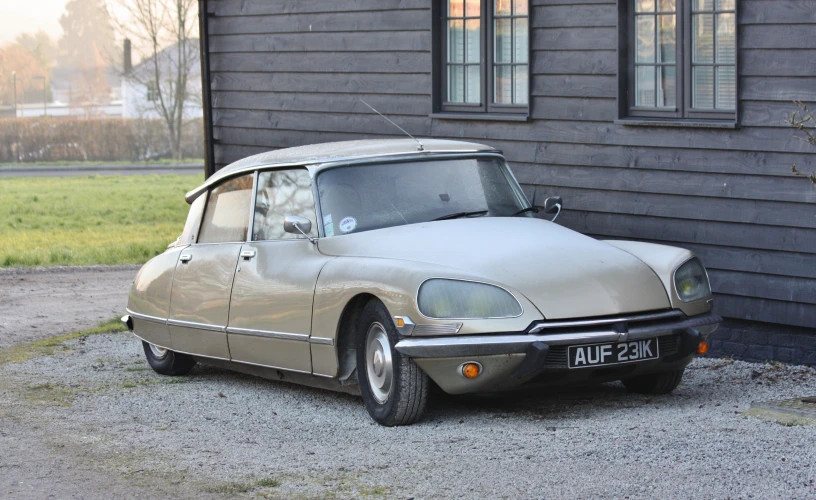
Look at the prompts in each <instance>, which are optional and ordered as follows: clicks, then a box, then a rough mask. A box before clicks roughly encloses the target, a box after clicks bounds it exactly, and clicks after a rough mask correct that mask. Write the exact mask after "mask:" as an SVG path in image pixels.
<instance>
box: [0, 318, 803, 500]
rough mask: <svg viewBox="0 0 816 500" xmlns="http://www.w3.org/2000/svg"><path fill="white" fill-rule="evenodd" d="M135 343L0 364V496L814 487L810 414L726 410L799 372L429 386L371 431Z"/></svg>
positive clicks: (79, 345) (299, 391) (512, 494)
mask: <svg viewBox="0 0 816 500" xmlns="http://www.w3.org/2000/svg"><path fill="white" fill-rule="evenodd" d="M140 351H141V346H140V345H139V343H138V342H137V341H136V340H135V339H134V338H133V337H131V336H130V335H129V334H126V333H120V334H109V335H96V336H91V337H87V338H85V339H81V340H79V341H73V342H71V343H69V344H67V345H66V346H65V348H64V350H63V349H59V348H58V349H56V350H55V352H54V353H53V354H51V355H47V356H44V357H39V358H35V359H31V360H29V361H25V362H14V363H6V364H4V365H2V366H0V449H2V450H4V451H3V453H0V488H1V489H0V496H4V495H5V496H9V497H12V498H43V497H46V496H47V495H48V494H50V493H55V494H56V496H55V497H56V498H112V497H131V498H137V497H141V498H145V497H155V498H164V497H168V496H176V497H181V498H193V497H195V498H206V497H209V496H212V497H220V496H233V495H236V496H240V495H244V496H252V497H262V496H269V497H273V498H311V497H327V496H329V497H359V496H370V497H388V498H409V497H416V498H441V497H445V498H449V497H461V496H468V497H473V498H479V497H487V498H544V497H547V498H553V497H556V498H557V497H570V498H572V497H581V498H586V497H620V498H622V497H629V498H655V497H673V498H700V497H705V498H708V497H712V498H726V497H728V498H748V497H757V498H771V497H774V498H780V497H784V498H813V497H814V496H816V485H814V481H816V467H814V465H813V464H816V446H814V441H815V440H816V426H794V427H786V426H782V425H780V424H777V423H773V422H768V421H763V420H758V419H755V418H752V417H747V416H744V415H742V414H741V412H744V411H745V410H747V409H748V407H749V406H750V403H751V402H752V401H762V400H769V399H779V398H788V397H793V396H801V395H803V394H806V393H807V394H816V371H814V370H813V369H812V368H805V367H786V366H780V365H762V364H752V363H743V362H732V361H727V360H717V359H703V360H697V361H696V362H695V363H694V364H693V365H692V366H691V367H690V368H689V370H688V371H687V377H686V379H685V383H684V385H682V386H681V387H680V388H679V389H678V390H677V391H676V392H675V393H674V394H673V395H670V396H666V397H645V396H638V395H632V394H628V393H626V392H625V391H624V390H623V388H622V387H621V386H620V385H617V384H610V385H605V386H602V387H598V388H593V389H583V390H576V391H571V392H562V393H533V392H529V393H527V394H524V395H517V396H516V397H513V398H509V397H506V398H503V399H484V398H481V399H477V398H461V397H460V398H455V397H450V396H444V395H436V397H435V398H434V399H433V400H432V403H431V406H430V410H429V411H428V413H427V414H426V416H425V418H424V419H423V420H422V421H421V422H420V423H419V424H417V425H414V426H411V427H402V428H384V427H380V426H378V425H376V424H374V423H373V422H372V421H371V420H370V419H369V417H368V416H367V414H366V412H365V409H364V408H363V405H362V402H361V401H360V400H358V399H357V398H354V397H352V396H348V395H343V394H336V393H332V392H328V391H321V390H317V389H310V388H305V387H300V386H294V385H288V384H285V383H282V382H269V381H265V380H262V379H258V378H254V377H249V376H245V375H240V374H236V373H232V372H227V371H224V370H221V369H217V368H214V367H206V366H199V367H197V368H196V369H195V370H194V371H193V372H192V374H191V375H189V376H187V377H184V378H166V377H161V376H158V375H156V374H154V373H153V372H152V371H151V370H150V369H149V367H148V366H147V364H146V362H145V361H144V357H143V355H142V353H141V352H140ZM21 482H22V484H20V483H21Z"/></svg>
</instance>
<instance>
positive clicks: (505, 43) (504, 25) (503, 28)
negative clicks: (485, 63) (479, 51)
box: [494, 19, 513, 63]
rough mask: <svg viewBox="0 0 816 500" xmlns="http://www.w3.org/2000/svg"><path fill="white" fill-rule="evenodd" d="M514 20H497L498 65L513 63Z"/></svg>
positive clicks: (496, 55)
mask: <svg viewBox="0 0 816 500" xmlns="http://www.w3.org/2000/svg"><path fill="white" fill-rule="evenodd" d="M511 23H512V20H511V19H496V54H495V55H494V58H495V59H496V62H497V63H509V62H512V61H513V46H512V45H513V40H512V38H511V36H512V28H511V26H512V24H511Z"/></svg>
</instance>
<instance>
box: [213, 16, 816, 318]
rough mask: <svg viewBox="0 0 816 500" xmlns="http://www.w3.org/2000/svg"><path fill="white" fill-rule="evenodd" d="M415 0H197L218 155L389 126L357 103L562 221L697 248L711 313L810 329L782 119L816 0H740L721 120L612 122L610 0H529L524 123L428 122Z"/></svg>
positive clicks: (815, 308)
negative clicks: (734, 90)
mask: <svg viewBox="0 0 816 500" xmlns="http://www.w3.org/2000/svg"><path fill="white" fill-rule="evenodd" d="M431 1H432V0H282V1H276V2H269V1H266V0H209V1H208V3H209V4H210V5H209V7H208V9H209V11H210V12H211V14H210V17H209V33H208V37H209V47H210V54H209V60H210V65H211V71H212V73H211V77H210V84H211V89H212V103H211V104H212V116H213V125H214V132H213V133H214V139H215V141H214V144H215V148H214V155H215V163H216V166H217V167H221V166H223V165H225V164H227V163H230V162H232V161H235V160H238V159H240V158H243V157H245V156H248V155H251V154H255V153H259V152H263V151H266V150H269V149H277V148H284V147H291V146H298V145H303V144H310V143H318V142H328V141H338V140H352V139H362V138H380V137H394V136H398V135H400V134H399V132H398V131H396V130H395V129H392V128H391V127H390V126H389V125H388V124H386V123H384V122H383V121H382V120H381V119H380V118H378V117H377V116H376V115H373V114H372V112H371V111H370V110H369V109H368V108H367V107H366V106H365V105H363V104H362V103H361V102H360V98H362V99H365V100H366V101H367V102H369V103H370V104H372V105H373V106H375V107H376V108H377V109H379V110H380V111H381V112H383V113H385V114H387V115H388V116H389V117H390V118H392V119H393V120H395V121H397V122H398V123H399V124H400V125H401V126H402V127H404V128H405V129H406V130H408V131H409V132H410V133H411V134H414V135H417V136H432V137H440V138H451V139H464V140H473V141H477V142H484V143H487V144H490V145H493V146H495V147H497V148H499V149H502V150H503V151H504V152H505V154H506V155H507V158H508V160H509V161H510V162H511V166H512V167H513V169H514V172H515V173H516V175H517V177H518V179H519V181H520V182H521V183H522V185H523V186H524V188H525V190H526V192H527V193H528V194H532V193H533V192H534V191H535V192H536V193H537V199H538V200H543V199H544V198H545V197H546V196H549V195H555V194H558V195H561V196H562V197H563V198H564V202H565V212H564V214H563V215H562V217H561V219H560V220H559V222H560V223H561V224H563V225H565V226H567V227H571V228H573V229H576V230H578V231H581V232H583V233H586V234H589V235H592V236H595V237H598V238H609V239H615V238H617V239H636V240H643V241H650V242H657V243H666V244H670V245H677V246H683V247H687V248H690V249H691V250H693V251H695V252H696V253H698V254H699V255H700V256H701V258H702V259H703V261H704V262H705V263H706V265H707V266H708V268H709V273H710V277H711V282H712V286H713V288H714V290H715V292H716V294H717V306H716V307H717V310H718V311H719V312H720V313H721V314H723V315H724V316H727V317H731V318H739V319H745V320H755V321H764V322H772V323H779V324H785V325H793V326H802V327H814V326H816V189H814V187H813V186H812V185H811V184H810V183H809V182H808V181H807V180H805V179H802V178H796V177H793V176H792V175H791V164H793V163H796V164H798V165H799V167H800V168H801V169H802V170H805V171H813V170H816V154H814V153H816V151H814V150H813V148H809V147H808V145H807V144H805V143H803V142H802V141H800V140H796V139H795V138H794V135H795V134H794V133H793V131H792V130H791V129H790V127H788V126H787V125H786V124H785V119H786V118H787V116H789V115H790V113H791V112H792V111H794V110H795V109H796V108H795V106H794V104H793V103H792V102H791V101H792V100H793V99H801V100H806V101H816V83H815V82H816V38H814V37H813V36H812V34H813V33H814V32H816V0H774V1H772V2H771V1H767V0H738V2H739V16H738V17H739V19H738V57H739V64H740V67H739V73H740V74H739V88H738V91H739V123H738V125H739V126H738V128H737V129H709V128H690V127H685V128H676V127H643V126H627V125H622V124H618V123H615V121H616V119H617V118H618V102H617V97H618V96H617V93H618V90H617V89H618V75H617V71H618V67H619V64H618V47H617V44H618V28H617V26H618V12H619V11H618V5H617V1H615V0H532V1H531V4H532V5H531V40H530V43H531V50H532V60H531V73H532V76H531V82H530V89H531V110H530V121H528V122H509V121H508V122H496V121H484V120H482V121H480V120H448V119H440V118H431V117H430V116H429V115H430V114H431V112H432V77H431V65H432V61H433V57H432V52H431V51H432V35H431V23H432V18H431ZM619 1H624V0H619ZM542 258H544V257H543V256H542Z"/></svg>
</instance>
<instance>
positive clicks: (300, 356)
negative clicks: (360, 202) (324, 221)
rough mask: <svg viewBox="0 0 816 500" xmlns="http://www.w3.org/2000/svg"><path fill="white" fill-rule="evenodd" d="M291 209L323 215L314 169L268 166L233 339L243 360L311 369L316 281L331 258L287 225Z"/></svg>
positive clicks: (234, 307) (235, 303)
mask: <svg viewBox="0 0 816 500" xmlns="http://www.w3.org/2000/svg"><path fill="white" fill-rule="evenodd" d="M287 215H296V216H301V217H306V218H307V219H309V220H310V221H315V204H314V196H313V193H312V186H311V178H310V176H309V173H308V171H307V170H306V169H289V170H274V171H267V172H260V173H259V174H258V181H257V193H256V196H255V212H254V222H253V226H252V238H251V239H250V241H249V242H247V243H246V244H245V245H244V246H243V247H242V249H241V258H240V261H239V263H238V272H237V273H236V275H235V283H234V285H233V288H232V299H231V303H230V313H229V327H228V328H227V338H228V342H229V349H230V353H231V355H232V359H233V360H235V361H240V362H243V363H251V364H256V365H263V366H270V367H275V368H283V369H287V370H293V371H299V372H307V373H311V371H312V362H311V349H310V343H309V341H310V336H309V335H310V332H311V327H312V301H313V299H314V287H315V283H316V282H317V276H318V274H319V273H320V269H321V268H322V267H323V265H324V264H325V263H326V262H327V261H328V260H329V259H330V257H326V256H324V255H322V254H321V253H320V252H319V251H318V250H317V248H316V246H315V245H313V244H312V243H311V242H310V241H309V240H308V239H307V238H306V237H305V236H303V235H299V234H297V235H296V234H290V233H287V232H285V231H284V229H283V221H284V217H286V216H287ZM312 227H313V229H311V231H310V233H309V235H310V236H312V237H316V236H317V230H316V229H315V228H316V224H313V225H312Z"/></svg>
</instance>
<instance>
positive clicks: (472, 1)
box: [465, 0, 482, 17]
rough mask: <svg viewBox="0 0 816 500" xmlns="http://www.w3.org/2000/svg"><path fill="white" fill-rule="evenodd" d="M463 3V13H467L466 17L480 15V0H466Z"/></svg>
mask: <svg viewBox="0 0 816 500" xmlns="http://www.w3.org/2000/svg"><path fill="white" fill-rule="evenodd" d="M465 4H466V9H465V14H467V17H479V16H481V15H482V2H481V0H466V2H465Z"/></svg>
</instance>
